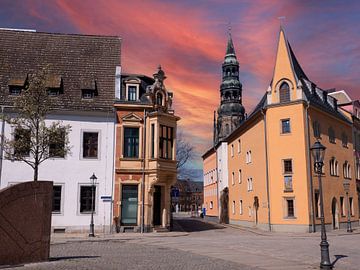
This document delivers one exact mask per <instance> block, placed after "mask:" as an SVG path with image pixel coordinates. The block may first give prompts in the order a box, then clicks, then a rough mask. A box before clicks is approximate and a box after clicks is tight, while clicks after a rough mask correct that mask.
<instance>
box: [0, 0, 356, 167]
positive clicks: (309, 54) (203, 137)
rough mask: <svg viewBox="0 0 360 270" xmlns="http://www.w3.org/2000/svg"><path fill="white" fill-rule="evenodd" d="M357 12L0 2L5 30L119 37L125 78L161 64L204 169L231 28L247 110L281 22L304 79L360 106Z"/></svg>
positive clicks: (301, 2) (260, 4)
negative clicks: (347, 95)
mask: <svg viewBox="0 0 360 270" xmlns="http://www.w3.org/2000/svg"><path fill="white" fill-rule="evenodd" d="M359 14H360V3H359V1H333V0H327V1H325V0H323V1H321V0H313V1H310V0H282V1H281V0H279V1H270V0H268V1H266V0H264V1H257V0H247V1H241V0H178V1H175V0H106V1H96V0H88V1H85V0H54V1H45V0H44V1H41V0H23V1H20V0H18V1H17V0H0V27H3V28H5V27H8V28H30V29H36V30H37V31H42V32H61V33H83V34H100V35H117V36H119V37H121V38H122V52H121V63H122V68H123V71H125V72H133V73H143V74H146V75H152V74H153V73H154V71H155V70H156V67H157V66H158V65H159V64H161V65H162V67H163V69H164V70H165V72H166V74H167V77H168V79H167V80H166V86H167V87H168V88H169V89H171V90H172V91H173V92H174V96H175V97H174V103H175V109H176V113H177V114H178V115H180V116H181V118H182V120H181V121H180V123H179V126H180V130H182V132H183V133H184V134H185V136H186V138H187V139H188V140H189V141H191V142H192V143H193V144H194V145H195V146H196V151H197V154H198V158H197V159H196V160H195V162H193V166H194V167H195V168H199V169H200V168H201V159H200V155H201V154H202V153H203V152H204V151H205V150H206V149H207V148H208V147H209V146H210V145H211V140H212V118H213V110H214V109H216V107H217V106H218V104H219V84H220V80H221V76H220V74H221V63H222V60H223V57H224V53H225V47H226V41H227V29H228V25H229V22H230V23H231V26H232V36H233V40H234V45H235V49H236V53H237V57H238V60H239V62H240V80H241V82H242V84H243V103H244V105H245V108H246V111H247V112H250V111H251V110H252V108H253V107H254V106H255V105H256V103H257V102H258V101H259V99H260V97H261V96H262V95H263V93H264V91H265V90H266V88H267V87H268V84H269V82H270V80H271V75H272V69H273V66H274V60H275V53H276V42H277V39H278V32H279V25H280V23H279V19H278V17H280V16H285V17H286V19H285V20H284V21H283V25H284V28H285V31H286V33H287V37H288V39H289V41H290V43H291V44H292V47H293V49H294V51H295V54H296V55H297V58H298V60H299V62H300V64H301V65H302V67H303V69H304V71H305V73H306V74H307V76H308V77H309V78H310V79H311V80H312V81H314V82H315V83H317V84H318V86H319V87H321V88H324V89H327V88H332V87H335V88H337V89H338V90H340V89H346V90H347V91H348V93H350V95H351V97H352V98H355V99H359V98H360V30H359V29H360V15H359ZM0 46H1V44H0ZM0 64H1V63H0Z"/></svg>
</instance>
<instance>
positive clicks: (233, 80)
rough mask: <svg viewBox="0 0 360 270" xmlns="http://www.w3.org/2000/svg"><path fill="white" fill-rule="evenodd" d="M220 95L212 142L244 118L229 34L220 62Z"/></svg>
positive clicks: (227, 133) (233, 51)
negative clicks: (222, 58) (224, 52)
mask: <svg viewBox="0 0 360 270" xmlns="http://www.w3.org/2000/svg"><path fill="white" fill-rule="evenodd" d="M220 97H221V103H220V106H219V108H218V111H217V114H218V117H217V121H216V119H215V118H214V144H216V143H218V142H219V141H221V140H222V139H224V138H226V137H227V136H228V135H229V134H230V133H232V132H233V131H234V130H235V129H236V128H237V127H238V126H239V125H240V124H241V122H242V121H243V120H244V118H245V117H244V116H245V109H244V107H243V105H242V84H241V82H240V80H239V62H238V61H237V58H236V54H235V49H234V44H233V41H232V38H231V34H229V39H228V43H227V48H226V54H225V58H224V62H223V64H222V83H221V85H220Z"/></svg>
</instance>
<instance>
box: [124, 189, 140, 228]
mask: <svg viewBox="0 0 360 270" xmlns="http://www.w3.org/2000/svg"><path fill="white" fill-rule="evenodd" d="M121 198H122V199H121V225H137V208H138V186H137V185H123V186H122V196H121Z"/></svg>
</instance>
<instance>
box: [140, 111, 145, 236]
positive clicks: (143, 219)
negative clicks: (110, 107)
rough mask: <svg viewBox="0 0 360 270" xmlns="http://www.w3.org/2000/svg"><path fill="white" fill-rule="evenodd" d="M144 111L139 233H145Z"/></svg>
mask: <svg viewBox="0 0 360 270" xmlns="http://www.w3.org/2000/svg"><path fill="white" fill-rule="evenodd" d="M145 148H146V109H144V132H143V147H142V181H141V228H140V232H141V233H144V232H145V154H146V150H145Z"/></svg>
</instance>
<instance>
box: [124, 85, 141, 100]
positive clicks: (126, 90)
mask: <svg viewBox="0 0 360 270" xmlns="http://www.w3.org/2000/svg"><path fill="white" fill-rule="evenodd" d="M129 86H135V87H136V98H135V101H138V100H139V84H136V83H127V84H126V87H125V99H126V100H127V101H129V96H128V93H129ZM132 101H133V100H132Z"/></svg>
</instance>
